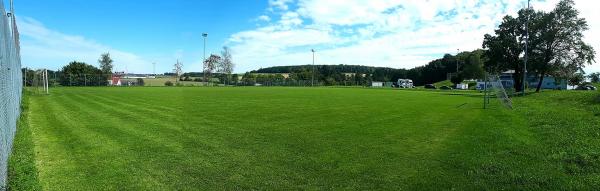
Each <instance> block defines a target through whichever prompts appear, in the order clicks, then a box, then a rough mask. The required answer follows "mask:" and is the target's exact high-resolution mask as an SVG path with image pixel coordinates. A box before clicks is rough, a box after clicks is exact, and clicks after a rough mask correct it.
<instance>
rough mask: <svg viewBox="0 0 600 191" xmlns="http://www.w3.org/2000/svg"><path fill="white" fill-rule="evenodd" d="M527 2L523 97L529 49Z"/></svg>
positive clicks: (528, 8)
mask: <svg viewBox="0 0 600 191" xmlns="http://www.w3.org/2000/svg"><path fill="white" fill-rule="evenodd" d="M529 1H530V0H527V21H526V22H525V60H524V62H523V82H522V83H523V96H525V83H526V82H527V59H528V58H527V57H528V53H527V52H528V49H529V11H530V6H529Z"/></svg>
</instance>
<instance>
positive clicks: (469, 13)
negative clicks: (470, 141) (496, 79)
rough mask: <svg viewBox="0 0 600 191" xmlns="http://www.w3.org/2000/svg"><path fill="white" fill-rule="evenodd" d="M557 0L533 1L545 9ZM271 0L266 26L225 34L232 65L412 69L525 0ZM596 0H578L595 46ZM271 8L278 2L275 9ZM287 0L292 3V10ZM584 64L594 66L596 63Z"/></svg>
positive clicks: (477, 35) (473, 43)
mask: <svg viewBox="0 0 600 191" xmlns="http://www.w3.org/2000/svg"><path fill="white" fill-rule="evenodd" d="M557 1H558V0H547V1H532V6H534V7H536V8H537V9H542V10H551V9H552V8H553V7H554V5H555V4H556V2H557ZM290 3H291V2H290V1H277V2H275V1H270V7H269V8H267V10H271V11H272V10H279V11H275V13H276V14H279V15H281V17H280V18H279V20H272V21H271V22H270V24H269V25H268V26H263V27H259V28H256V29H253V30H248V31H242V32H238V33H235V34H233V35H231V37H230V38H229V40H228V44H229V45H230V46H231V47H232V49H233V51H234V53H235V54H234V55H235V56H236V58H235V60H236V61H237V62H238V66H239V68H238V71H247V70H252V69H257V68H260V67H268V66H273V65H295V64H310V63H311V62H312V57H311V54H310V51H309V50H310V49H311V48H316V49H317V50H318V53H317V58H318V59H317V63H318V64H361V65H374V66H386V67H394V68H411V67H415V66H419V65H424V64H427V63H428V62H429V61H431V60H432V59H435V58H439V57H441V56H442V55H443V54H445V53H452V54H454V53H455V52H456V49H460V50H473V49H477V48H480V47H481V43H482V41H483V35H484V34H486V33H493V30H494V28H495V27H496V26H497V24H499V23H500V21H501V20H502V17H504V16H505V15H507V14H511V15H515V14H516V12H517V11H518V10H519V9H521V8H523V7H525V6H526V3H527V2H526V1H525V0H502V1H497V0H428V1H425V0H355V1H346V0H328V1H318V0H299V1H298V2H296V3H295V4H293V5H294V6H291V5H292V4H290ZM595 4H596V2H595V1H592V0H579V1H576V6H577V8H578V9H579V10H580V11H581V16H582V17H585V18H586V19H587V20H588V23H589V24H590V29H591V30H590V31H588V32H587V33H586V35H587V36H586V38H587V39H588V42H589V43H591V44H593V45H594V46H595V48H596V50H598V51H600V46H599V44H598V38H597V37H596V36H592V35H591V34H597V33H598V31H597V29H598V28H599V27H600V25H599V24H598V19H597V18H600V15H598V11H594V8H595V7H597V6H596V5H595ZM274 7H276V8H277V9H273V8H274ZM290 7H295V9H292V8H290ZM588 70H596V71H600V67H598V64H596V65H594V66H592V67H589V68H588Z"/></svg>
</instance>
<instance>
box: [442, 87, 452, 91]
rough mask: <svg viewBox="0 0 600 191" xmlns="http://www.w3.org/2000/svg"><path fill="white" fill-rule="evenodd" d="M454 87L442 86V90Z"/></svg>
mask: <svg viewBox="0 0 600 191" xmlns="http://www.w3.org/2000/svg"><path fill="white" fill-rule="evenodd" d="M451 89H452V88H451V87H450V86H442V87H440V90H451Z"/></svg>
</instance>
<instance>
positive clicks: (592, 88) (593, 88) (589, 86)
mask: <svg viewBox="0 0 600 191" xmlns="http://www.w3.org/2000/svg"><path fill="white" fill-rule="evenodd" d="M587 87H588V89H590V90H594V91H595V90H598V88H596V86H592V85H587Z"/></svg>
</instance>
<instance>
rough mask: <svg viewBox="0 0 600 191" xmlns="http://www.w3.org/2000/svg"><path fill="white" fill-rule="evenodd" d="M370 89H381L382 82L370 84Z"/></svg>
mask: <svg viewBox="0 0 600 191" xmlns="http://www.w3.org/2000/svg"><path fill="white" fill-rule="evenodd" d="M371 87H374V88H382V87H383V82H371Z"/></svg>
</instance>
